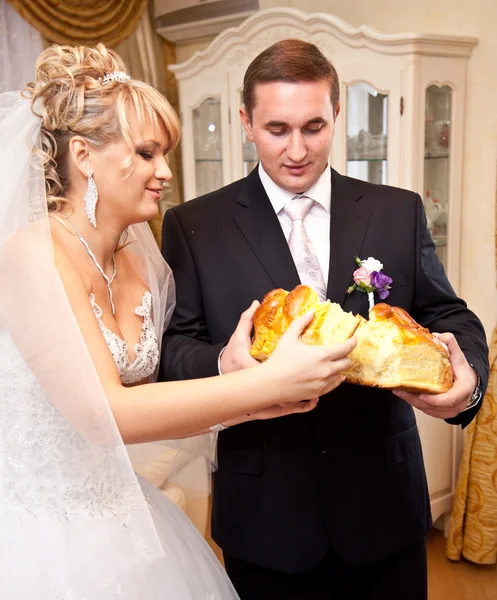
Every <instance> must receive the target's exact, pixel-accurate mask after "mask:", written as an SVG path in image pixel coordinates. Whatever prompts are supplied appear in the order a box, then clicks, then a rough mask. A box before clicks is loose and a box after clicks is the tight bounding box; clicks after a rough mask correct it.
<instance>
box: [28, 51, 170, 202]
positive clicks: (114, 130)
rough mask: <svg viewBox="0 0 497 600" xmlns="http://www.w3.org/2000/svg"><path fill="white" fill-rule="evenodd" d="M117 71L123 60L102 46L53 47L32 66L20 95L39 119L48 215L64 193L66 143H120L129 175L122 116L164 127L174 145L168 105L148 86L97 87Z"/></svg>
mask: <svg viewBox="0 0 497 600" xmlns="http://www.w3.org/2000/svg"><path fill="white" fill-rule="evenodd" d="M116 71H123V72H126V73H127V69H126V65H125V64H124V62H123V60H122V59H121V58H120V57H119V56H118V55H117V54H116V53H115V52H113V51H112V50H109V49H108V48H106V47H105V46H104V45H103V44H98V45H97V46H96V47H94V48H90V47H87V46H78V47H71V46H57V45H53V46H50V47H49V48H47V49H46V50H45V51H43V52H42V53H41V54H40V56H39V57H38V60H37V62H36V80H35V81H34V82H33V83H30V84H29V85H28V86H27V87H26V88H25V89H24V91H23V92H24V94H25V95H27V96H28V97H30V98H31V108H32V110H33V112H34V113H35V114H36V115H38V116H39V117H41V119H42V125H41V131H40V137H41V153H42V156H43V164H44V169H45V186H46V194H47V203H48V207H49V210H51V211H54V210H58V209H59V208H61V207H62V206H63V205H64V203H65V202H66V201H67V200H66V199H65V194H66V193H67V191H68V188H69V180H68V148H69V140H70V139H71V138H72V137H73V136H75V135H80V136H83V137H84V138H85V139H86V140H87V141H88V143H89V144H90V145H92V146H94V147H96V148H101V147H103V146H105V145H106V144H108V143H110V142H113V141H115V140H117V139H119V138H120V137H121V136H122V137H123V138H124V140H125V141H126V143H127V144H128V146H129V149H130V154H129V157H128V158H127V159H126V161H125V163H124V164H123V165H122V168H123V169H124V170H128V171H129V173H131V172H132V170H133V164H134V160H135V154H136V152H135V147H134V144H133V140H132V137H131V132H130V126H129V122H128V116H129V114H130V111H134V112H135V114H136V115H137V118H138V122H139V123H143V121H144V119H145V117H146V116H148V117H149V118H150V120H151V122H152V124H153V126H154V127H155V128H157V129H158V128H159V124H160V122H162V123H163V124H164V127H165V129H166V132H167V135H168V151H170V150H172V149H174V148H175V147H176V145H177V143H178V141H179V136H180V131H179V121H178V117H177V115H176V113H175V112H174V110H173V109H172V107H171V105H170V104H169V102H168V101H167V100H166V99H165V97H164V96H162V94H160V93H159V92H158V91H157V90H156V89H154V88H153V87H152V86H151V85H149V84H147V83H144V82H142V81H139V80H136V79H128V80H127V81H126V82H119V81H110V82H108V83H105V84H104V83H103V79H104V77H105V75H107V74H110V73H114V72H116Z"/></svg>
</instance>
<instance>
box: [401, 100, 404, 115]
mask: <svg viewBox="0 0 497 600" xmlns="http://www.w3.org/2000/svg"><path fill="white" fill-rule="evenodd" d="M403 114H404V96H401V97H400V116H402V115H403Z"/></svg>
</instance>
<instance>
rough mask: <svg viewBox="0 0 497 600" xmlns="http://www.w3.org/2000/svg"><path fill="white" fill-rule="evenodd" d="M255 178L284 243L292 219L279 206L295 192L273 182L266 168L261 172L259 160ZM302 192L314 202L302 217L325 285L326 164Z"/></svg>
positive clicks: (328, 178)
mask: <svg viewBox="0 0 497 600" xmlns="http://www.w3.org/2000/svg"><path fill="white" fill-rule="evenodd" d="M259 177H260V178H261V183H262V185H263V186H264V189H265V190H266V194H267V195H268V198H269V201H270V202H271V205H272V207H273V209H274V212H275V213H276V215H277V216H278V220H279V222H280V225H281V229H283V233H284V234H285V238H286V241H287V242H288V238H289V237H290V231H291V230H292V220H291V219H290V217H289V216H288V215H287V214H286V213H285V212H284V210H283V209H284V208H285V205H286V203H287V202H290V200H292V199H293V198H295V196H296V194H294V193H292V192H287V191H286V190H284V189H282V188H280V187H279V186H278V185H276V183H274V181H273V180H272V179H271V177H269V175H268V174H267V173H266V171H264V168H263V166H262V164H261V163H259ZM303 195H305V196H307V197H308V198H311V199H312V200H314V201H315V204H313V206H312V208H311V210H310V211H309V212H308V213H307V216H306V217H305V219H304V227H305V230H306V231H307V235H308V236H309V238H310V240H311V242H312V246H313V248H314V252H315V253H316V256H317V258H318V261H319V266H320V267H321V271H322V273H323V279H324V282H325V284H326V285H328V270H329V266H330V206H331V170H330V167H329V166H327V167H326V169H325V170H324V171H323V174H322V175H321V177H320V178H319V179H318V180H317V181H316V183H315V184H314V185H313V186H312V187H310V188H309V189H308V190H306V191H305V192H303Z"/></svg>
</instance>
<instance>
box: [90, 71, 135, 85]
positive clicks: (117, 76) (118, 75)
mask: <svg viewBox="0 0 497 600" xmlns="http://www.w3.org/2000/svg"><path fill="white" fill-rule="evenodd" d="M128 79H131V77H130V76H129V75H128V74H127V73H125V72H124V71H114V72H113V73H107V74H106V75H105V76H104V78H103V79H101V78H100V77H99V78H98V80H99V81H101V82H102V85H105V84H106V83H110V82H111V81H119V83H126V81H128Z"/></svg>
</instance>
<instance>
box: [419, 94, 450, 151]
mask: <svg viewBox="0 0 497 600" xmlns="http://www.w3.org/2000/svg"><path fill="white" fill-rule="evenodd" d="M451 93H452V90H451V89H450V88H449V87H448V86H442V87H439V86H436V85H431V86H430V87H429V88H428V89H427V91H426V107H425V158H448V155H449V152H448V149H449V146H450V128H451V121H450V102H451Z"/></svg>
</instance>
